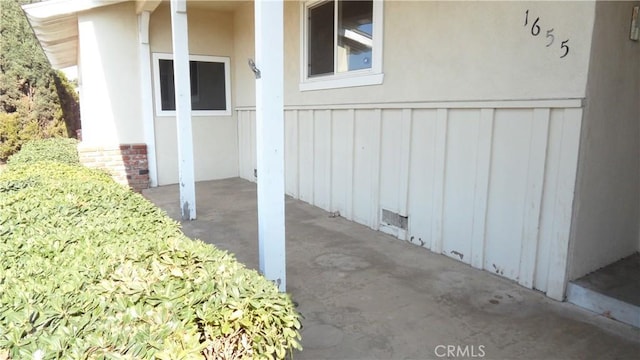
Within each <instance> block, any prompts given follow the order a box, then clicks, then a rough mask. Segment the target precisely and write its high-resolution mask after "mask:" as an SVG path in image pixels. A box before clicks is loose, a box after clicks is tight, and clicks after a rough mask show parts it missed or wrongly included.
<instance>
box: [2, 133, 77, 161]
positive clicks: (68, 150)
mask: <svg viewBox="0 0 640 360" xmlns="http://www.w3.org/2000/svg"><path fill="white" fill-rule="evenodd" d="M77 144H78V141H77V140H76V139H69V138H53V139H44V140H34V141H30V142H28V143H26V144H24V145H23V146H22V149H21V150H20V152H18V153H16V154H14V155H12V156H11V157H10V158H9V160H8V161H7V164H8V165H9V166H13V165H15V164H31V163H35V162H39V161H54V162H59V163H64V164H72V165H74V164H80V158H79V157H78V149H77V147H76V145H77Z"/></svg>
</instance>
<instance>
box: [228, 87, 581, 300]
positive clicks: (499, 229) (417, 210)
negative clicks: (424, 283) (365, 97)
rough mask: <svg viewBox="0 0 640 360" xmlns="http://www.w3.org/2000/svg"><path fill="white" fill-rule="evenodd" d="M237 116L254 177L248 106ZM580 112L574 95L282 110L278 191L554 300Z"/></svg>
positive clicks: (246, 171) (559, 289) (242, 166)
mask: <svg viewBox="0 0 640 360" xmlns="http://www.w3.org/2000/svg"><path fill="white" fill-rule="evenodd" d="M236 112H237V119H238V136H239V172H240V177H242V178H244V179H248V180H250V181H256V177H255V173H254V169H255V168H256V149H255V109H253V108H251V107H247V108H236ZM581 119H582V102H581V100H579V99H575V100H556V101H553V100H539V101H501V102H496V101H486V102H441V103H412V104H373V105H334V106H297V107H296V106H286V107H285V168H286V169H285V173H286V178H285V183H286V185H285V186H286V193H287V194H288V195H290V196H292V197H294V198H296V199H300V200H302V201H305V202H307V203H310V204H312V205H315V206H318V207H320V208H322V209H324V210H326V211H330V212H336V211H338V212H339V213H340V215H341V216H343V217H345V218H347V219H349V220H353V221H355V222H358V223H361V224H364V225H367V226H369V227H370V228H372V229H375V230H381V231H384V232H386V233H389V234H391V235H393V236H395V237H397V238H399V239H402V240H407V241H409V242H411V243H413V244H416V245H419V246H423V247H425V248H427V249H429V250H431V251H433V252H436V253H441V254H444V255H447V256H449V257H452V258H454V259H456V260H459V261H462V262H464V263H467V264H470V265H472V266H473V267H475V268H479V269H485V270H487V271H491V272H493V273H496V274H499V275H501V276H504V277H506V278H509V279H512V280H515V281H517V282H518V283H520V284H521V285H523V286H525V287H528V288H535V289H538V290H541V291H543V292H545V293H547V295H548V296H550V297H552V298H555V299H559V300H561V299H562V298H563V296H564V286H565V276H566V262H567V251H568V241H569V231H570V225H571V214H572V204H573V194H574V185H575V177H576V164H577V156H578V146H579V137H580V126H581ZM258 175H259V174H258ZM383 209H385V210H388V211H390V212H393V213H397V214H399V215H400V216H406V217H407V218H408V226H407V229H406V230H405V229H401V228H398V227H394V226H391V225H389V224H386V223H384V222H382V215H381V214H382V210H383Z"/></svg>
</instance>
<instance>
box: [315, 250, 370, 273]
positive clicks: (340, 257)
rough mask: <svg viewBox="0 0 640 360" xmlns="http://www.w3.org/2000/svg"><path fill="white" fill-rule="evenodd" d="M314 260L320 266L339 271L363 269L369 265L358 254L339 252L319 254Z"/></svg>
mask: <svg viewBox="0 0 640 360" xmlns="http://www.w3.org/2000/svg"><path fill="white" fill-rule="evenodd" d="M314 262H315V263H316V264H318V265H320V266H322V267H326V268H331V269H336V270H341V271H356V270H363V269H366V268H368V267H370V266H371V264H370V263H369V262H368V261H366V260H364V259H362V258H360V257H358V256H353V255H347V254H340V253H328V254H323V255H320V256H318V257H316V258H315V259H314Z"/></svg>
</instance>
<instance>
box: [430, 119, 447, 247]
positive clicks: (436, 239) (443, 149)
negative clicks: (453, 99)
mask: <svg viewBox="0 0 640 360" xmlns="http://www.w3.org/2000/svg"><path fill="white" fill-rule="evenodd" d="M447 118H448V111H447V109H438V113H437V120H436V138H435V142H434V146H435V151H434V153H435V169H434V172H433V176H434V180H433V212H432V214H433V219H432V226H431V251H433V252H435V253H438V254H440V253H442V234H443V228H442V226H443V220H444V219H443V213H444V187H445V181H444V180H445V164H446V158H447V122H448V121H447Z"/></svg>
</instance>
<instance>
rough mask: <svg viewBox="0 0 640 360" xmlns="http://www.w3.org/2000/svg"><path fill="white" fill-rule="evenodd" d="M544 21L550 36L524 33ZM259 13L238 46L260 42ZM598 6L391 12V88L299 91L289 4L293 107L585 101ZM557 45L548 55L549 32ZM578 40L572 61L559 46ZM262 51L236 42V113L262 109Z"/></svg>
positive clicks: (288, 76)
mask: <svg viewBox="0 0 640 360" xmlns="http://www.w3.org/2000/svg"><path fill="white" fill-rule="evenodd" d="M526 10H529V25H531V24H532V23H533V21H534V20H535V18H536V17H540V22H539V24H540V25H541V34H540V35H539V36H537V37H534V36H532V35H531V27H530V26H527V27H524V26H523V24H524V21H525V11H526ZM252 11H253V10H252V5H251V4H247V5H246V6H245V7H244V8H242V9H241V10H239V11H237V12H236V15H235V22H236V27H235V32H234V35H235V37H236V38H237V39H253V32H254V28H253V12H252ZM593 11H594V4H593V3H592V2H450V1H442V2H437V1H386V2H385V3H384V30H383V32H384V41H383V43H384V47H383V50H384V53H383V72H384V84H383V85H380V86H364V87H359V88H344V89H333V90H317V91H304V92H301V91H299V83H300V56H301V53H300V46H301V35H300V34H301V31H302V29H301V24H300V23H301V5H300V2H298V1H287V2H285V59H286V60H285V61H286V64H285V80H286V81H285V104H286V105H320V104H323V105H324V104H327V105H329V104H361V103H368V104H369V103H388V102H422V101H458V100H462V101H466V100H511V99H555V98H581V97H584V94H585V85H586V79H587V67H588V60H589V53H590V37H591V29H592V26H593ZM549 28H553V29H554V31H553V33H552V34H555V36H556V38H555V41H554V43H553V46H551V47H546V46H545V45H546V44H547V40H546V39H545V38H544V36H545V34H546V30H548V29H549ZM566 39H569V42H568V43H567V44H568V45H569V46H570V53H569V55H568V56H567V57H566V58H564V59H560V58H559V56H560V55H562V51H561V50H560V42H561V41H563V40H566ZM252 56H253V41H251V42H246V41H245V42H240V41H237V42H236V57H235V62H236V66H235V71H236V79H237V82H238V85H237V86H238V87H239V88H240V89H242V91H239V92H238V94H237V97H236V104H237V106H241V107H242V106H253V105H254V103H255V93H254V92H253V90H252V86H251V85H252V83H253V77H252V74H251V73H250V72H249V71H248V67H247V65H246V59H247V58H248V57H252Z"/></svg>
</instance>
